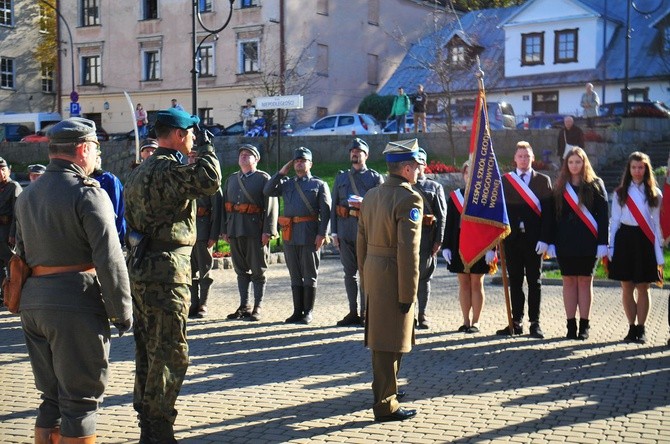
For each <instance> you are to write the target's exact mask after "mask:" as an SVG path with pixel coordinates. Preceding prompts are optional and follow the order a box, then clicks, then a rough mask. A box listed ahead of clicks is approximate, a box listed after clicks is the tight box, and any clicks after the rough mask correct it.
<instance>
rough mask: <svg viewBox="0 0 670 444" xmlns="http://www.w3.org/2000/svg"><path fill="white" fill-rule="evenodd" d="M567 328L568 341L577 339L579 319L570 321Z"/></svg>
mask: <svg viewBox="0 0 670 444" xmlns="http://www.w3.org/2000/svg"><path fill="white" fill-rule="evenodd" d="M567 327H568V333H567V334H566V335H565V337H566V339H577V319H575V318H572V319H568V322H567Z"/></svg>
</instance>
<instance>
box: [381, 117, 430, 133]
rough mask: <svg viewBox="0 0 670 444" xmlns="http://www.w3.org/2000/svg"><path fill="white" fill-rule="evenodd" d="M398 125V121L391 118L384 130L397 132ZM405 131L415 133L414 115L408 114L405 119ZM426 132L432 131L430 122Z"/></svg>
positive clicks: (427, 124)
mask: <svg viewBox="0 0 670 444" xmlns="http://www.w3.org/2000/svg"><path fill="white" fill-rule="evenodd" d="M397 127H398V124H397V123H396V121H395V119H389V120H388V121H387V122H386V126H384V129H383V130H382V132H384V133H395V132H396V128H397ZM405 132H406V133H413V132H414V116H410V115H408V116H407V117H406V119H405ZM426 132H427V133H429V132H430V123H428V122H426Z"/></svg>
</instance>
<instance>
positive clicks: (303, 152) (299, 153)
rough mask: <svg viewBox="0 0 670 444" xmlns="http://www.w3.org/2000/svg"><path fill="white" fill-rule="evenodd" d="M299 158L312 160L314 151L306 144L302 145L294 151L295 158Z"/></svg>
mask: <svg viewBox="0 0 670 444" xmlns="http://www.w3.org/2000/svg"><path fill="white" fill-rule="evenodd" d="M298 159H305V160H309V161H311V160H312V152H311V151H310V150H309V149H307V148H305V147H304V146H301V147H300V148H296V149H295V151H293V160H298Z"/></svg>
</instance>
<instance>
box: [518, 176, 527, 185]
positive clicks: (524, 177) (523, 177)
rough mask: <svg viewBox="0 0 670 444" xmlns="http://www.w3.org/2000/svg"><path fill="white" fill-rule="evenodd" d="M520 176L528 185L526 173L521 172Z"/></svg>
mask: <svg viewBox="0 0 670 444" xmlns="http://www.w3.org/2000/svg"><path fill="white" fill-rule="evenodd" d="M519 177H521V180H522V181H523V183H525V184H526V185H528V184H527V183H526V173H521V176H519Z"/></svg>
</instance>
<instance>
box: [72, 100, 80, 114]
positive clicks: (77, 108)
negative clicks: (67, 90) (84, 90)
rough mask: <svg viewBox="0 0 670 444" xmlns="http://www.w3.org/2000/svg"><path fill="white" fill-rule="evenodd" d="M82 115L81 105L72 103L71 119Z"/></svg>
mask: <svg viewBox="0 0 670 444" xmlns="http://www.w3.org/2000/svg"><path fill="white" fill-rule="evenodd" d="M80 113H81V105H79V104H78V103H77V102H70V117H79V114H80Z"/></svg>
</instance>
